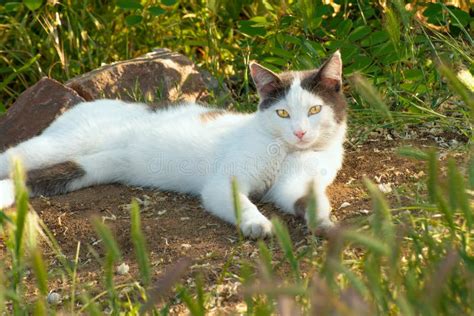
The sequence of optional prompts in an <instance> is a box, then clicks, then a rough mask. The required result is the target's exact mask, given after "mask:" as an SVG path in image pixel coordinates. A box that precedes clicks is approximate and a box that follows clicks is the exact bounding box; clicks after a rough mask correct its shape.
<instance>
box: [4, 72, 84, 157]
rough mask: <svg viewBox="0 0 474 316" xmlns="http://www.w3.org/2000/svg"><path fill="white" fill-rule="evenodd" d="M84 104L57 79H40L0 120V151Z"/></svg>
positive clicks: (27, 137)
mask: <svg viewBox="0 0 474 316" xmlns="http://www.w3.org/2000/svg"><path fill="white" fill-rule="evenodd" d="M83 101H84V99H83V98H82V97H80V96H79V95H78V94H77V93H76V91H74V90H72V89H70V88H68V87H65V86H64V85H62V84H61V83H59V82H57V81H56V80H53V79H49V78H42V79H41V80H40V81H38V82H37V83H36V84H35V85H33V86H31V87H29V88H28V89H26V90H25V91H24V92H23V93H22V94H21V95H20V97H19V98H18V99H17V100H16V102H15V103H13V105H12V106H11V107H10V109H9V110H8V111H7V113H6V115H4V116H1V117H0V152H2V151H4V150H5V149H7V148H8V147H10V146H13V145H16V144H18V143H19V142H21V141H23V140H26V139H29V138H31V137H33V136H35V135H37V134H39V133H40V132H41V131H42V130H44V129H45V128H46V127H48V126H49V124H51V122H52V121H53V120H54V119H55V118H56V117H57V116H58V115H60V114H61V113H63V112H64V111H65V110H66V109H68V108H70V107H71V106H73V105H74V104H77V103H80V102H83Z"/></svg>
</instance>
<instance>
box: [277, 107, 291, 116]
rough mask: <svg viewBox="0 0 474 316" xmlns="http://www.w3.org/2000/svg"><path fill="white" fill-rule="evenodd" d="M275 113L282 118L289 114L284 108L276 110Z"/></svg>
mask: <svg viewBox="0 0 474 316" xmlns="http://www.w3.org/2000/svg"><path fill="white" fill-rule="evenodd" d="M276 112H277V114H278V116H279V117H282V118H289V117H290V114H289V113H288V112H287V111H286V110H282V109H280V110H276Z"/></svg>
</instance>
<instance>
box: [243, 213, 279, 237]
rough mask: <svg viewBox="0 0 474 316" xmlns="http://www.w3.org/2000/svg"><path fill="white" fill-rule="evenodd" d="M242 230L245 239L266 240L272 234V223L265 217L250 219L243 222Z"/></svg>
mask: <svg viewBox="0 0 474 316" xmlns="http://www.w3.org/2000/svg"><path fill="white" fill-rule="evenodd" d="M240 229H241V230H242V233H243V234H244V236H245V237H250V238H252V239H258V238H265V237H268V236H270V235H271V234H272V222H270V221H269V220H268V219H267V218H266V217H264V216H261V217H258V218H249V219H247V220H246V221H242V223H241V225H240Z"/></svg>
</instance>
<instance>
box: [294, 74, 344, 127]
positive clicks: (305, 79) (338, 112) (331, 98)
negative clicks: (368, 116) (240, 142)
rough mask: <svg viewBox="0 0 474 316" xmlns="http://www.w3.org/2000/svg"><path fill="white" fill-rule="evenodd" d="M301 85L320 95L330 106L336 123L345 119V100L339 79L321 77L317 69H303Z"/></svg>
mask: <svg viewBox="0 0 474 316" xmlns="http://www.w3.org/2000/svg"><path fill="white" fill-rule="evenodd" d="M301 87H302V88H303V89H305V90H308V91H309V92H311V93H313V94H315V95H317V96H319V97H321V98H322V99H323V101H324V103H325V104H327V105H329V106H331V107H332V109H333V111H334V116H335V117H334V118H335V120H336V122H337V123H342V122H343V121H345V120H346V118H347V102H346V99H345V98H344V96H343V94H342V91H341V83H340V81H339V80H336V79H330V78H321V76H320V72H319V71H318V70H312V71H305V72H302V75H301Z"/></svg>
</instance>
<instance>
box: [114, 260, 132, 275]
mask: <svg viewBox="0 0 474 316" xmlns="http://www.w3.org/2000/svg"><path fill="white" fill-rule="evenodd" d="M129 270H130V266H129V265H128V264H126V263H125V262H124V263H122V264H121V265H119V266H118V267H117V274H118V275H125V274H127V273H128V271H129Z"/></svg>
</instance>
